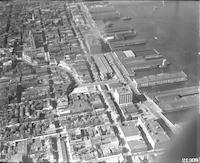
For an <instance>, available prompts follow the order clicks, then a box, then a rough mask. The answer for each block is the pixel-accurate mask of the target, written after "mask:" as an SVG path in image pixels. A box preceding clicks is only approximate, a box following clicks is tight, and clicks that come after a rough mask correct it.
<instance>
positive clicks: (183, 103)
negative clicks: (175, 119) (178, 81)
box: [150, 86, 199, 112]
mask: <svg viewBox="0 0 200 163" xmlns="http://www.w3.org/2000/svg"><path fill="white" fill-rule="evenodd" d="M150 96H151V97H152V98H154V100H156V102H157V103H158V105H159V106H160V108H162V110H163V112H175V111H179V110H185V109H196V110H198V107H199V92H198V87H195V86H194V87H186V88H179V89H175V90H174V89H173V90H168V91H163V92H159V93H157V94H155V93H153V94H150Z"/></svg>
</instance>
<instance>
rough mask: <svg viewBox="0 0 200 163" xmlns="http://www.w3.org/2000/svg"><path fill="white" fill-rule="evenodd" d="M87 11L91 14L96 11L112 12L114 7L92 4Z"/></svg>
mask: <svg viewBox="0 0 200 163" xmlns="http://www.w3.org/2000/svg"><path fill="white" fill-rule="evenodd" d="M89 11H90V13H91V14H96V13H109V12H114V11H115V9H114V7H113V6H108V5H107V6H105V5H104V6H92V7H90V8H89Z"/></svg>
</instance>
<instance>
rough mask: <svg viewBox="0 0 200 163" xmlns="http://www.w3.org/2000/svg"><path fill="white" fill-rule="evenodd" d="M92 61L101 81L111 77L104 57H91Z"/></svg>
mask: <svg viewBox="0 0 200 163" xmlns="http://www.w3.org/2000/svg"><path fill="white" fill-rule="evenodd" d="M93 58H94V61H95V63H96V65H97V67H98V69H99V73H100V76H101V78H102V79H105V78H109V77H111V76H112V74H113V71H112V69H111V67H110V65H109V63H108V61H107V60H106V59H105V57H104V55H95V56H93Z"/></svg>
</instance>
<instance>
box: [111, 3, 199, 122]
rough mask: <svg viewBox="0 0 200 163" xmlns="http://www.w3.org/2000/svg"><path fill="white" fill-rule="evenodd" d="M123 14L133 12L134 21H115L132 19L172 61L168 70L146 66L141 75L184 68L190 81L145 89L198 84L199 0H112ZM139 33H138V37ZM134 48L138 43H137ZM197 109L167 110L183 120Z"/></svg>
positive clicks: (150, 44) (175, 119) (174, 118)
mask: <svg viewBox="0 0 200 163" xmlns="http://www.w3.org/2000/svg"><path fill="white" fill-rule="evenodd" d="M112 3H113V4H114V6H115V7H116V9H117V10H118V11H119V12H120V13H121V15H122V16H130V17H132V19H131V20H130V21H126V22H125V21H121V22H117V21H116V22H114V23H116V24H119V25H120V23H128V24H129V25H130V26H132V27H133V28H134V29H135V30H136V31H137V34H138V36H139V37H140V38H141V37H142V38H146V39H147V40H148V43H147V45H146V46H147V47H151V48H155V49H156V50H158V51H159V52H160V54H162V55H163V56H164V57H166V58H167V59H168V60H169V61H170V62H171V65H170V67H168V68H167V69H165V70H158V69H157V70H155V69H154V70H143V71H140V72H139V73H137V74H136V75H137V76H138V77H142V76H146V75H150V74H157V73H161V72H173V71H178V70H183V71H184V72H185V73H186V74H187V76H188V81H187V82H184V83H183V82H182V83H174V84H166V85H161V86H154V87H148V88H144V89H141V91H144V92H157V91H164V90H169V89H175V88H180V87H185V86H193V85H198V81H199V79H200V76H199V73H198V70H199V69H200V56H199V55H197V53H198V51H199V47H198V46H199V28H198V20H199V17H198V14H199V6H198V5H199V2H191V1H190V2H184V1H179V2H178V1H177V2H176V1H168V2H164V4H163V2H161V1H159V2H156V1H149V2H137V1H134V2H133V1H131V2H130V1H123V2H117V1H116V2H112ZM138 36H137V37H138ZM133 49H134V47H133ZM194 113H196V109H190V110H187V111H179V112H173V113H169V114H165V115H166V117H167V118H168V119H169V120H170V121H171V122H172V123H180V122H182V121H183V120H184V121H185V119H188V117H191V115H193V114H194Z"/></svg>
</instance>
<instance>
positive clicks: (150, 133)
mask: <svg viewBox="0 0 200 163" xmlns="http://www.w3.org/2000/svg"><path fill="white" fill-rule="evenodd" d="M138 126H140V127H141V128H142V130H143V132H144V133H145V135H146V137H147V140H148V142H149V143H150V144H151V146H152V148H153V149H158V148H166V147H167V145H168V144H169V140H170V138H169V137H168V136H167V134H166V133H165V131H164V129H163V128H162V127H161V126H160V124H159V123H158V121H157V120H155V119H146V120H145V119H144V118H141V117H140V118H138Z"/></svg>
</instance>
